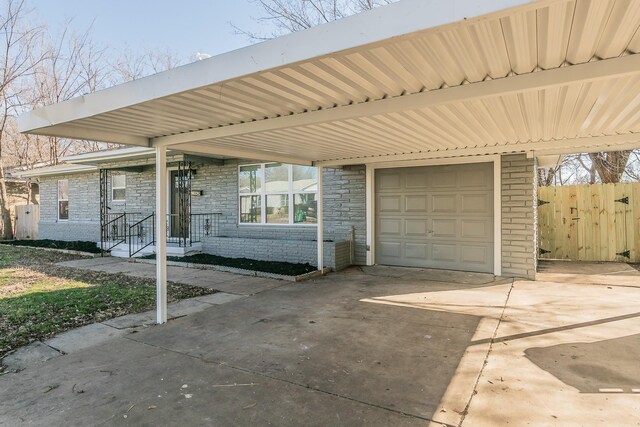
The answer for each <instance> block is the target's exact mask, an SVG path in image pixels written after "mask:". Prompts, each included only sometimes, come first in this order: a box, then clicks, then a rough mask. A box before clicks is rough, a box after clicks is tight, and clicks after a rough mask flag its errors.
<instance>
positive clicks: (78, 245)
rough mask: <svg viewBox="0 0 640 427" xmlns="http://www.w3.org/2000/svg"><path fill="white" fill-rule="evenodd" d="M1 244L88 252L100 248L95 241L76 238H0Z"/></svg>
mask: <svg viewBox="0 0 640 427" xmlns="http://www.w3.org/2000/svg"><path fill="white" fill-rule="evenodd" d="M0 244H2V245H12V246H28V247H32V248H50V249H65V250H69V251H80V252H88V253H91V254H99V253H100V248H98V245H96V242H89V241H86V240H76V241H73V242H65V241H62V240H49V239H42V240H0Z"/></svg>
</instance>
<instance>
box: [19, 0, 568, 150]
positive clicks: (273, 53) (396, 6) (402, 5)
mask: <svg viewBox="0 0 640 427" xmlns="http://www.w3.org/2000/svg"><path fill="white" fill-rule="evenodd" d="M564 1H568V0H539V1H536V2H529V1H528V0H483V1H477V0H430V1H425V0H402V1H399V2H397V3H393V4H390V5H387V6H384V7H380V8H376V9H373V10H370V11H367V12H363V13H360V14H357V15H353V16H350V17H347V18H344V19H341V20H339V21H334V22H330V23H327V24H323V25H319V26H317V27H313V28H310V29H307V30H304V31H300V32H297V33H293V34H288V35H285V36H282V37H278V38H275V39H273V40H269V41H266V42H262V43H258V44H255V45H252V46H247V47H245V48H242V49H238V50H234V51H231V52H227V53H223V54H220V55H217V56H214V57H211V58H208V59H204V60H202V61H197V62H193V63H191V64H187V65H183V66H181V67H177V68H174V69H172V70H168V71H165V72H162V73H159V74H155V75H152V76H149V77H145V78H141V79H138V80H134V81H131V82H128V83H124V84H120V85H118V86H114V87H111V88H109V89H104V90H101V91H98V92H95V93H92V94H87V95H83V96H80V97H77V98H73V99H70V100H68V101H63V102H60V103H57V104H53V105H50V106H47V107H43V108H40V109H37V110H34V111H31V112H28V113H25V114H23V115H21V116H20V117H18V129H19V131H20V132H25V133H34V132H35V131H37V130H38V129H41V133H42V134H48V132H49V131H48V130H46V129H44V128H47V127H50V126H56V125H60V124H63V123H67V122H71V121H73V120H78V119H82V118H87V117H92V116H96V115H98V114H101V113H105V112H108V111H113V110H117V109H120V108H125V107H128V106H131V105H136V104H140V103H143V102H147V101H151V100H154V99H158V98H162V97H165V96H169V95H173V94H177V93H182V92H186V91H189V90H194V89H197V88H200V87H204V86H209V85H212V84H216V83H221V82H226V81H229V80H232V79H234V78H239V77H243V76H247V75H251V74H254V73H258V72H262V71H266V70H270V69H273V68H276V67H281V66H284V65H288V64H294V63H298V62H301V61H305V60H309V59H312V58H316V57H323V56H326V55H330V54H333V53H337V52H343V51H348V50H350V49H354V48H358V47H361V46H364V45H369V44H372V43H376V42H381V41H384V40H387V39H392V38H397V37H401V36H405V35H409V34H411V33H415V32H418V31H423V30H430V31H431V30H434V31H436V30H441V29H444V28H447V27H450V26H456V25H467V24H469V23H471V22H472V21H474V22H475V21H477V20H483V19H489V18H499V17H502V16H507V15H509V14H513V13H517V12H522V11H525V10H528V9H537V8H540V7H544V6H545V5H548V4H553V3H559V2H564ZM474 16H475V17H477V18H474V19H473V20H471V19H468V18H470V17H474ZM68 132H73V129H69V131H68ZM64 136H66V137H72V136H71V135H70V134H69V135H64ZM87 139H98V140H103V139H102V138H87ZM121 143H123V144H130V145H145V144H144V141H143V140H142V139H135V140H131V141H130V142H125V141H122V142H121Z"/></svg>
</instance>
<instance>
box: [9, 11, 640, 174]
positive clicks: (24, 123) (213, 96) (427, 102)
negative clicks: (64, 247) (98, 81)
mask: <svg viewBox="0 0 640 427" xmlns="http://www.w3.org/2000/svg"><path fill="white" fill-rule="evenodd" d="M475 3H477V2H475V1H474V2H471V1H453V2H451V1H444V0H443V1H441V2H424V1H411V0H404V1H400V2H399V3H396V4H393V5H390V6H386V7H383V8H379V9H376V10H374V11H371V12H368V13H364V14H361V15H358V16H354V17H350V18H347V19H344V20H342V21H338V22H335V23H331V24H327V25H324V26H320V27H318V28H314V29H311V30H308V31H305V32H302V33H297V34H292V35H289V36H286V37H284V38H281V39H276V40H273V41H270V42H265V43H263V44H260V45H256V46H251V47H250V48H246V49H241V50H239V51H236V52H231V53H229V54H225V55H226V56H225V55H221V56H219V57H213V58H210V59H207V60H205V61H201V62H199V63H194V64H189V65H187V66H184V67H180V68H178V69H176V70H172V71H169V72H167V73H162V74H160V75H157V76H152V77H150V78H147V79H141V80H139V81H134V82H131V83H128V84H125V85H121V86H119V87H116V88H112V89H108V90H105V91H102V92H98V93H96V94H91V95H87V96H86V97H83V98H79V99H75V100H71V101H68V102H66V103H60V104H56V105H53V106H50V107H47V108H45V109H41V110H36V111H33V112H31V113H30V114H28V115H27V116H25V117H23V118H21V122H20V123H21V130H22V131H26V132H32V133H41V134H47V135H58V136H66V137H76V138H88V139H97V140H105V141H111V142H121V143H125V144H132V145H144V146H154V145H166V146H168V147H171V148H172V149H179V150H184V151H187V152H194V153H209V154H213V155H221V156H227V157H229V156H233V157H247V158H255V159H264V160H282V161H290V162H292V163H295V162H299V163H309V162H324V163H325V164H347V163H362V162H365V161H377V160H380V159H390V158H396V159H402V158H416V157H421V156H427V157H428V156H458V155H473V154H490V153H501V152H515V151H533V150H535V151H546V152H554V151H563V150H569V151H581V150H596V149H603V150H604V149H607V148H608V147H618V148H619V147H622V148H626V147H636V146H640V137H639V135H638V132H640V56H637V55H636V54H637V53H639V51H640V31H638V29H639V27H640V2H638V1H633V0H542V1H538V2H534V3H527V4H523V5H518V6H515V7H512V8H510V9H505V10H501V11H497V12H492V13H488V14H485V15H482V16H479V17H475V18H468V19H460V18H461V17H463V16H464V14H463V13H464V11H465V10H470V11H471V10H477V11H479V12H481V13H484V12H486V10H482V8H481V7H479V6H478V5H476V4H475ZM517 3H521V2H518V1H493V2H486V3H485V7H486V5H487V4H490V5H492V6H493V7H496V5H503V6H504V5H513V4H517ZM498 7H499V6H498ZM474 8H475V9H474ZM440 9H441V10H440ZM461 11H462V12H461ZM430 13H431V14H432V15H433V14H436V15H437V16H436V17H433V16H430V15H429V14H430ZM454 17H455V18H456V19H458V20H456V21H455V22H451V19H452V18H454ZM421 23H423V24H422V25H423V27H420V25H421ZM427 26H428V27H429V28H427ZM363 33H364V34H365V36H363V35H362V34H363ZM323 37H324V38H323ZM381 37H383V38H381ZM354 40H356V41H366V42H368V43H363V44H360V45H357V46H353V45H352V44H353V43H354ZM350 43H351V44H350ZM339 47H344V48H343V49H340V48H339ZM327 49H332V50H331V51H330V52H327ZM305 52H308V53H306V55H307V56H308V57H305ZM316 53H317V55H316ZM256 55H260V56H259V57H258V56H256ZM278 55H279V56H278ZM263 56H264V57H263ZM274 56H275V57H274ZM280 57H281V58H285V59H283V60H282V61H281V63H280V64H278V65H273V63H274V61H277V60H278V59H279V58H280ZM252 60H256V61H259V66H257V67H255V68H254V69H252V68H251V67H250V66H249V65H247V64H246V63H245V62H250V61H252ZM243 61H245V62H243ZM225 66H227V67H230V68H233V69H236V70H237V71H238V74H237V75H233V73H232V71H233V70H226V71H220V70H219V67H225ZM251 70H253V71H251ZM249 71H250V72H249ZM207 73H211V74H213V77H212V78H214V79H215V78H219V80H217V81H213V82H210V83H208V84H203V85H199V84H200V83H203V82H207V81H208V80H207ZM242 73H244V74H242ZM185 82H186V83H185ZM189 82H191V83H189ZM189 85H191V86H189ZM198 85H199V86H198ZM125 94H128V95H127V96H125ZM118 96H120V98H118ZM123 97H124V98H123ZM116 98H117V99H116ZM127 99H129V100H130V101H131V102H130V103H127Z"/></svg>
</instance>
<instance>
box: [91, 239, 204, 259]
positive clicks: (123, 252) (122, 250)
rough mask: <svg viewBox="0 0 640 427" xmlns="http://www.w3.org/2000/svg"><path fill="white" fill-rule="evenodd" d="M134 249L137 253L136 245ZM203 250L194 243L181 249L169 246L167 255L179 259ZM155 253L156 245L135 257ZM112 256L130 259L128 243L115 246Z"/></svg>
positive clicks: (148, 247)
mask: <svg viewBox="0 0 640 427" xmlns="http://www.w3.org/2000/svg"><path fill="white" fill-rule="evenodd" d="M98 247H100V243H98ZM132 249H133V250H134V251H135V250H136V249H137V247H136V245H134V246H133V248H132ZM201 249H202V245H201V244H200V243H193V245H192V246H187V247H179V246H177V245H172V244H169V245H167V255H168V256H177V257H181V256H185V255H193V254H196V253H199V252H201ZM155 252H156V247H155V246H154V245H150V246H147V247H146V248H144V249H142V250H141V251H140V252H138V253H137V254H135V255H134V256H133V257H134V258H140V257H144V256H147V255H151V254H153V253H155ZM111 256H112V257H119V258H129V244H128V243H121V244H119V245H116V246H114V247H113V248H112V249H111Z"/></svg>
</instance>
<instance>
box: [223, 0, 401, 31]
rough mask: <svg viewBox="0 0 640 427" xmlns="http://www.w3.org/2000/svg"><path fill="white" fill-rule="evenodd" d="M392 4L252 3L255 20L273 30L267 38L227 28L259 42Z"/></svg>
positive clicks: (341, 0)
mask: <svg viewBox="0 0 640 427" xmlns="http://www.w3.org/2000/svg"><path fill="white" fill-rule="evenodd" d="M394 1H396V0H253V3H255V4H256V5H257V6H258V8H259V9H260V11H261V13H262V15H261V16H260V17H258V18H256V20H257V21H258V22H262V23H269V24H270V25H272V26H273V27H275V30H274V31H272V32H271V33H268V34H259V33H255V32H252V31H247V30H244V29H242V28H239V27H238V26H236V25H234V24H233V23H232V24H231V26H232V27H233V28H234V29H235V31H236V33H237V34H243V35H245V36H247V37H248V38H249V39H250V40H251V41H263V40H267V39H272V38H274V37H278V36H281V35H283V34H287V33H294V32H296V31H300V30H304V29H307V28H311V27H314V26H316V25H319V24H324V23H327V22H331V21H335V20H338V19H341V18H344V17H346V16H349V15H353V14H355V13H359V12H363V11H365V10H370V9H373V8H375V7H378V6H382V5H385V4H389V3H393V2H394Z"/></svg>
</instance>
